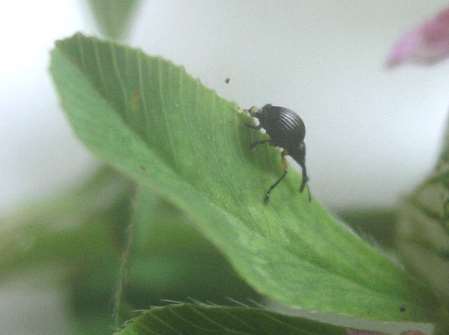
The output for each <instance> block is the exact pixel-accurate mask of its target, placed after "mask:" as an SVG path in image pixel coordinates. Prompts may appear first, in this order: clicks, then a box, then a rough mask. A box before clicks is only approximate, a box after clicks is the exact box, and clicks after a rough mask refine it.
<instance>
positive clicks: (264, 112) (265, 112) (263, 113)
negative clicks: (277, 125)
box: [248, 104, 273, 124]
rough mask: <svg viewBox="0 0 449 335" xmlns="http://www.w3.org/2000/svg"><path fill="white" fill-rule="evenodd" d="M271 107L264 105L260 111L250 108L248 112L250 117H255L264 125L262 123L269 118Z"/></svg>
mask: <svg viewBox="0 0 449 335" xmlns="http://www.w3.org/2000/svg"><path fill="white" fill-rule="evenodd" d="M272 107H273V106H272V105H270V104H266V105H265V106H263V107H262V108H260V109H258V108H257V107H251V108H250V109H249V110H248V111H249V113H250V115H251V116H252V117H255V118H256V119H258V120H259V122H260V123H261V124H264V121H267V119H268V117H269V112H270V110H271V108H272Z"/></svg>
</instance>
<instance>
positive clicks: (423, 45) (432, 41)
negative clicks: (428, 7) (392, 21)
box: [387, 8, 449, 67]
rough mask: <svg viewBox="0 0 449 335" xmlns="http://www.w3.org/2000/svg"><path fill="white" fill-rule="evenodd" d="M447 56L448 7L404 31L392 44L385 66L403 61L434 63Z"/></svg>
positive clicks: (448, 46) (448, 53) (448, 42)
mask: <svg viewBox="0 0 449 335" xmlns="http://www.w3.org/2000/svg"><path fill="white" fill-rule="evenodd" d="M447 57H449V8H446V9H444V10H443V11H441V12H439V13H438V15H437V16H435V17H434V18H432V19H431V20H429V21H426V22H424V23H423V24H422V25H420V26H419V27H417V28H416V29H414V30H412V31H410V32H408V33H405V34H404V35H403V36H402V37H401V38H400V39H399V40H398V41H397V42H396V44H395V45H394V46H393V49H392V50H391V52H390V54H389V56H388V58H387V66H389V67H393V66H397V65H399V64H402V63H404V62H413V63H420V64H434V63H436V62H439V61H441V60H443V59H445V58H447Z"/></svg>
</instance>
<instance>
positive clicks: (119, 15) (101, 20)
mask: <svg viewBox="0 0 449 335" xmlns="http://www.w3.org/2000/svg"><path fill="white" fill-rule="evenodd" d="M139 2H140V1H139V0H88V3H89V6H90V8H91V10H92V12H93V14H94V16H95V18H96V20H97V23H98V26H99V27H100V30H101V32H102V33H103V34H104V35H105V36H106V37H109V38H112V39H119V38H120V37H122V36H123V35H124V34H125V33H126V31H127V30H128V25H129V22H130V20H131V18H132V17H133V14H134V12H135V10H136V8H137V6H138V4H139Z"/></svg>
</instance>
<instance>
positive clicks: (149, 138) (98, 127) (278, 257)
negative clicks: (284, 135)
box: [51, 34, 435, 321]
mask: <svg viewBox="0 0 449 335" xmlns="http://www.w3.org/2000/svg"><path fill="white" fill-rule="evenodd" d="M51 72H52V74H53V76H54V80H55V83H56V87H57V90H58V92H59V94H60V97H61V101H62V104H63V107H64V109H65V110H66V112H67V116H68V118H69V120H70V122H71V124H72V126H73V128H74V129H75V132H76V133H77V134H78V136H79V137H80V138H81V139H82V140H83V141H84V142H85V144H86V145H87V146H88V147H89V148H90V149H91V150H92V151H93V152H94V153H96V154H97V155H98V156H99V157H101V158H102V159H104V160H106V161H108V162H109V163H111V164H112V165H113V166H115V167H116V168H118V169H119V170H120V171H122V172H123V173H125V174H127V175H128V176H130V177H131V178H132V179H133V180H135V181H136V182H137V183H139V184H140V185H144V186H145V187H148V188H149V189H151V190H155V191H156V192H158V193H159V194H162V195H163V196H164V197H166V198H167V199H169V201H171V202H173V203H174V204H175V205H176V206H178V207H179V208H181V209H182V210H184V211H185V212H186V213H187V214H188V215H189V217H190V218H191V219H193V222H194V224H195V225H196V226H197V227H198V228H199V229H201V231H202V232H204V234H205V235H206V236H207V237H208V238H210V239H211V240H212V241H213V242H214V243H215V244H216V245H217V246H218V247H219V248H220V249H221V250H222V251H223V252H224V253H225V254H226V256H227V257H228V258H229V260H230V261H231V263H232V264H233V265H234V266H235V268H236V269H237V270H238V272H239V273H240V274H241V275H242V277H243V278H245V279H246V280H247V281H248V282H249V283H251V285H253V286H254V287H255V288H256V289H257V290H258V291H260V292H261V293H263V294H266V295H267V296H269V297H272V298H274V299H276V300H278V301H281V302H284V303H286V304H288V305H290V306H296V307H303V308H307V309H315V310H319V311H325V312H336V313H342V314H346V315H351V316H354V317H362V318H368V319H380V320H416V321H418V320H419V321H425V320H429V319H430V318H431V316H430V315H432V309H433V308H434V307H435V302H434V301H433V298H432V297H431V296H430V295H429V292H428V291H427V290H426V288H425V287H424V286H422V285H420V284H419V283H418V282H415V281H414V280H413V279H412V278H410V277H409V275H408V274H407V273H406V272H404V271H403V270H402V269H401V268H400V267H398V266H396V265H395V264H394V263H392V262H391V261H390V260H389V259H387V258H386V257H384V256H383V255H382V254H381V253H379V252H378V251H377V250H376V249H374V248H373V247H371V246H369V245H368V244H367V243H366V242H364V241H362V240H361V239H360V238H359V237H358V236H356V235H355V234H353V233H352V232H351V231H350V230H349V229H348V228H347V227H346V226H344V225H343V224H341V223H340V222H339V221H338V220H336V219H335V218H333V217H332V216H330V215H329V214H328V213H327V212H326V211H325V210H324V209H322V207H321V206H320V205H319V203H317V202H316V201H313V202H312V203H309V202H308V201H307V196H306V195H300V194H299V193H298V190H297V189H298V186H299V178H298V176H297V175H296V174H295V173H291V174H289V176H288V177H287V180H286V182H285V183H283V184H282V185H281V186H280V187H279V188H278V189H276V192H275V194H274V195H273V197H272V201H271V203H270V204H269V205H268V206H265V205H264V204H263V203H262V198H263V192H264V190H265V189H266V188H267V187H268V185H270V184H271V183H272V182H273V181H274V180H275V178H276V177H278V176H279V174H280V173H281V169H280V162H279V153H278V152H277V151H276V150H274V149H273V148H269V147H266V148H260V149H259V150H258V151H257V152H251V151H250V150H249V149H248V148H249V144H250V142H251V141H252V140H255V139H257V138H260V136H262V135H259V134H256V133H254V132H252V131H249V130H248V129H247V128H246V127H244V125H243V124H244V123H245V122H248V117H247V116H246V115H243V114H241V113H240V114H239V113H238V108H237V106H235V105H234V104H231V103H229V102H227V101H225V100H223V99H222V98H220V97H218V96H217V95H216V94H215V93H214V92H213V91H211V90H209V89H207V88H205V87H204V86H202V85H201V83H200V82H199V81H197V80H193V79H192V78H191V77H190V76H189V75H188V74H187V73H186V72H185V71H184V70H183V69H182V68H180V67H177V66H175V65H173V64H172V63H170V62H168V61H166V60H164V59H161V58H158V57H150V56H146V55H144V54H143V53H142V52H140V51H138V50H133V49H130V48H126V47H121V46H118V45H116V44H113V43H105V42H102V41H100V40H97V39H94V38H86V37H84V36H82V35H79V34H78V35H75V36H74V37H72V38H69V39H66V40H64V41H60V42H58V43H57V46H56V48H55V49H54V51H53V54H52V63H51ZM401 306H406V309H405V310H403V309H402V308H401Z"/></svg>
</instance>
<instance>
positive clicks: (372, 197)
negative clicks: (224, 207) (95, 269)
mask: <svg viewBox="0 0 449 335" xmlns="http://www.w3.org/2000/svg"><path fill="white" fill-rule="evenodd" d="M445 5H447V1H443V0H434V1H431V2H430V1H427V0H396V1H389V0H380V1H370V0H363V1H354V0H353V1H349V0H332V1H331V0H318V1H317V0H307V1H305V0H303V1H297V0H296V1H293V0H291V1H290V0H289V1H287V0H284V1H278V0H266V1H255V0H251V1H250V0H247V1H241V0H232V1H219V0H214V1H210V0H202V1H200V0H195V1H181V0H177V1H175V0H171V1H167V0H164V1H143V7H141V9H140V11H139V13H138V15H137V17H136V19H137V21H136V22H135V25H134V27H133V29H132V34H131V37H130V44H132V45H134V46H139V47H141V48H143V49H144V50H145V51H147V52H149V53H153V54H161V55H163V56H166V57H168V58H170V59H171V60H173V61H175V62H176V63H179V64H183V65H185V67H186V68H187V70H188V71H189V72H191V73H192V74H193V75H194V76H196V77H199V78H200V79H201V80H202V81H203V83H205V84H206V85H207V86H210V87H212V88H214V89H216V90H217V91H218V93H219V94H221V95H223V96H224V97H226V98H229V99H232V100H234V101H236V102H238V103H239V104H241V105H242V106H245V107H246V106H251V105H259V106H261V105H263V104H265V103H273V104H280V105H284V106H288V107H290V108H292V109H294V110H296V111H297V112H298V113H299V114H300V115H301V116H302V118H303V119H304V121H305V122H306V126H307V137H306V142H307V146H308V157H307V161H308V162H307V163H308V165H309V166H308V169H309V171H310V176H311V186H312V190H313V192H314V195H315V196H316V197H317V198H319V199H321V200H322V202H323V203H324V204H325V205H327V206H330V207H334V208H337V207H354V206H358V207H363V206H369V205H375V206H391V205H394V204H395V203H396V202H397V201H398V199H400V197H401V196H403V195H404V194H405V193H406V192H408V191H409V190H411V189H412V188H413V187H414V185H415V184H416V183H417V182H418V181H419V180H420V179H421V178H423V176H424V175H425V174H426V173H427V172H428V171H429V169H430V168H431V166H432V165H433V162H434V160H435V158H436V155H437V153H438V150H439V144H440V140H441V138H442V131H443V128H444V121H445V119H446V111H447V106H448V105H449V90H448V86H449V79H448V78H449V77H448V74H449V63H448V62H446V63H443V64H441V65H439V66H437V67H433V68H418V67H413V66H407V67H404V68H400V69H398V70H397V71H394V72H388V71H386V70H385V69H384V68H383V63H384V59H385V56H386V54H387V52H388V51H389V48H390V46H391V44H392V43H393V42H394V41H395V40H396V39H397V38H398V37H399V35H400V34H401V32H403V31H405V30H407V29H409V28H411V27H413V26H414V25H415V24H417V23H419V22H421V21H422V20H423V19H424V18H426V17H429V16H432V15H433V14H434V13H435V12H436V11H437V10H438V9H441V8H442V7H443V6H445ZM85 9H86V7H85V6H82V5H81V1H76V0H66V1H50V0H40V1H23V0H22V1H19V0H16V1H9V2H5V3H4V4H3V6H2V7H1V10H0V41H1V45H2V48H1V52H0V113H1V118H0V179H1V180H0V185H1V186H0V213H4V212H5V211H9V210H12V209H13V208H15V207H19V206H20V204H21V203H23V202H24V201H30V200H32V199H37V198H40V197H42V196H44V195H48V194H51V193H52V192H53V191H55V190H61V189H64V188H65V187H67V185H69V184H71V183H74V182H75V181H76V180H77V179H78V178H79V177H80V176H83V175H85V174H86V173H87V171H88V170H92V169H93V166H94V165H95V163H94V160H93V159H92V158H90V156H89V154H88V153H87V152H86V151H85V149H84V148H83V147H82V146H81V145H80V144H79V142H78V141H77V140H76V139H75V138H74V137H73V135H72V133H71V131H70V129H69V127H68V126H67V124H66V122H65V119H64V116H63V114H62V112H61V110H60V108H59V106H58V102H57V98H56V96H55V94H54V91H53V89H52V84H51V81H50V78H49V76H48V73H47V67H48V61H49V51H50V49H51V48H52V45H53V41H54V40H55V39H57V38H62V37H65V36H68V35H70V34H72V33H74V32H75V31H78V30H81V31H83V32H86V33H96V32H97V31H96V30H95V28H94V27H93V24H92V22H93V20H92V18H91V17H90V16H89V15H87V13H86V11H85ZM226 77H230V78H231V82H230V83H229V84H228V85H226V84H225V83H224V79H225V78H226ZM0 216H1V214H0ZM19 291H20V292H22V289H20V290H18V292H19ZM5 294H6V296H5V295H2V296H0V324H2V326H3V325H6V324H8V325H10V327H18V328H14V329H15V334H40V333H42V334H47V332H46V331H45V330H44V329H47V328H46V327H49V326H52V325H53V326H54V327H55V329H58V330H59V331H61V329H64V328H63V327H64V326H63V325H60V324H58V323H57V322H56V323H55V322H54V318H53V317H51V313H50V312H48V313H45V314H44V313H41V314H44V315H42V316H44V317H43V318H41V317H40V318H36V319H33V318H31V319H30V315H31V314H30V313H31V312H28V314H29V315H28V314H26V313H25V314H24V316H23V318H26V320H27V321H25V320H22V319H21V318H20V315H18V314H17V313H18V311H24V309H23V308H21V307H20V304H23V303H24V302H22V303H20V301H22V300H20V299H21V298H20V297H17V295H15V296H14V297H15V298H13V297H12V296H11V290H9V292H6V293H5ZM26 296H28V295H26ZM55 297H56V298H55ZM11 299H13V301H15V304H10V302H11V301H12V300H11ZM14 299H16V300H14ZM17 299H19V300H17ZM24 299H26V298H25V295H24V296H23V301H25V300H24ZM45 299H47V300H45ZM48 299H50V300H48ZM55 299H56V300H57V301H56V303H54V302H55ZM58 299H60V298H58V296H53V295H51V296H47V295H43V296H42V297H40V298H39V299H38V300H36V301H40V302H41V303H40V305H42V304H44V305H45V304H47V305H48V306H49V307H48V308H49V309H51V306H58V304H59V305H60V301H59V300H58ZM18 301H19V303H18ZM58 301H59V303H58ZM36 304H37V306H39V303H36ZM14 306H16V307H17V313H13V314H11V308H12V310H13V311H14V308H15V307H14ZM57 308H59V307H57ZM4 311H5V313H4ZM6 311H8V312H6ZM41 314H40V315H41ZM8 315H9V316H8ZM11 315H16V318H12V317H11ZM26 315H28V317H27V316H26ZM45 315H46V316H45ZM45 317H47V318H48V319H47V320H45ZM30 320H31V321H30ZM49 320H53V322H52V321H49ZM14 321H17V322H16V323H14ZM47 321H48V322H47ZM30 322H31V323H30ZM33 322H34V323H33ZM39 327H40V328H39ZM61 327H62V328H61ZM11 329H13V328H11ZM30 329H33V331H31V330H30ZM40 331H41V332H40ZM11 333H12V332H11Z"/></svg>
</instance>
